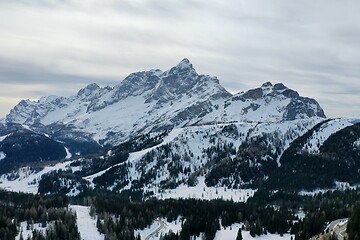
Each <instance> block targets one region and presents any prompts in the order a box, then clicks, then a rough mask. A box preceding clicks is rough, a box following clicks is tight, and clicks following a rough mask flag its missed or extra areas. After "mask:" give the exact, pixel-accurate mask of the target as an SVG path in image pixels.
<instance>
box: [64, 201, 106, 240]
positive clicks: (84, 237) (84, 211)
mask: <svg viewBox="0 0 360 240" xmlns="http://www.w3.org/2000/svg"><path fill="white" fill-rule="evenodd" d="M69 207H70V209H72V210H73V211H74V212H75V213H76V223H77V226H78V229H79V232H80V237H81V240H103V239H104V238H105V236H104V235H103V234H101V233H99V231H98V229H97V227H96V219H94V218H92V217H91V216H90V207H86V206H80V205H70V206H69Z"/></svg>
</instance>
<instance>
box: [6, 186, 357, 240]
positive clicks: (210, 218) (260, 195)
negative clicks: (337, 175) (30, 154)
mask: <svg viewBox="0 0 360 240" xmlns="http://www.w3.org/2000/svg"><path fill="white" fill-rule="evenodd" d="M130 196H131V197H130ZM359 196H360V191H357V190H352V191H345V192H342V191H337V192H332V193H330V192H329V193H325V194H318V195H315V196H314V197H309V196H299V195H295V194H289V193H281V192H278V193H273V194H271V193H269V192H263V191H259V192H257V193H256V194H255V195H254V197H253V198H250V199H249V200H248V202H246V203H238V202H233V201H223V200H212V201H204V200H195V199H188V200H174V199H168V200H157V199H149V200H147V201H142V200H141V194H140V193H135V192H128V193H127V194H122V195H120V194H116V193H111V192H93V193H91V194H81V195H79V196H77V197H64V196H55V195H52V196H40V195H29V194H21V193H10V192H5V191H1V192H0V204H1V207H0V239H15V236H17V235H18V234H19V233H21V232H22V231H24V229H22V228H21V227H20V223H21V222H24V221H26V223H27V224H26V227H27V228H28V229H27V230H29V229H32V226H33V225H34V224H41V226H42V227H45V228H46V231H45V232H40V231H37V230H36V229H34V230H33V238H32V239H51V240H52V239H54V240H56V239H69V240H70V239H80V235H79V231H78V229H77V225H76V214H75V213H74V212H72V211H71V210H70V209H69V204H81V205H88V206H90V209H91V210H90V213H91V214H92V215H96V216H97V228H98V230H99V232H101V233H103V234H104V235H105V239H106V240H112V239H123V240H128V239H129V240H133V239H134V240H138V239H140V236H139V235H136V233H135V230H139V229H144V228H146V227H148V226H149V225H151V224H152V222H153V221H154V220H155V219H157V218H163V219H166V220H167V221H169V222H171V221H173V220H176V219H180V220H181V226H182V228H181V229H182V230H181V231H180V232H177V233H172V232H169V233H168V234H166V235H165V236H162V239H181V240H185V239H186V240H189V239H190V236H200V234H202V236H204V238H205V239H209V240H210V239H211V240H212V239H214V237H215V234H216V231H217V230H219V229H220V228H221V227H228V226H231V225H232V224H234V223H243V227H242V228H241V229H239V232H238V237H237V239H241V238H242V236H241V231H250V234H251V236H253V237H255V236H259V235H263V234H268V233H278V234H280V235H282V234H284V233H291V234H294V235H295V239H298V240H305V239H309V238H310V237H311V236H314V235H316V234H319V233H321V232H322V231H323V230H324V229H325V226H326V225H327V223H328V222H330V221H332V220H335V219H340V218H347V217H350V220H349V224H348V229H347V231H348V236H349V239H354V240H356V239H359V229H360V228H359V226H360V225H359V223H360V221H359V219H360V218H359V216H360V211H359V209H360V208H359V204H360V202H359V199H360V198H359ZM299 211H301V212H303V213H305V214H306V216H305V217H304V218H303V219H301V218H300V219H299V217H298V213H299ZM20 236H21V235H20ZM22 239H24V238H22Z"/></svg>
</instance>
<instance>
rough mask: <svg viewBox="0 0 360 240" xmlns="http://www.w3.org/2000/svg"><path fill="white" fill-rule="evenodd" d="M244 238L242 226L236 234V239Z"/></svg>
mask: <svg viewBox="0 0 360 240" xmlns="http://www.w3.org/2000/svg"><path fill="white" fill-rule="evenodd" d="M242 239H243V237H242V232H241V228H239V230H238V233H237V236H236V240H242Z"/></svg>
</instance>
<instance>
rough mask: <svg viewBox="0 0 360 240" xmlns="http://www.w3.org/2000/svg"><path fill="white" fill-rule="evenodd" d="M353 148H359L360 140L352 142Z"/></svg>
mask: <svg viewBox="0 0 360 240" xmlns="http://www.w3.org/2000/svg"><path fill="white" fill-rule="evenodd" d="M353 146H354V147H357V148H360V138H359V139H358V140H356V141H355V142H354V144H353Z"/></svg>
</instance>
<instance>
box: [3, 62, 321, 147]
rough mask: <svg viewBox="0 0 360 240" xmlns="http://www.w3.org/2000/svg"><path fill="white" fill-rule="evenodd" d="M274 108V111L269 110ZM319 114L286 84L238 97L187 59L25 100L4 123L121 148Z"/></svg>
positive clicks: (313, 103)
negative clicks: (235, 124)
mask: <svg viewBox="0 0 360 240" xmlns="http://www.w3.org/2000/svg"><path fill="white" fill-rule="evenodd" d="M270 105H271V107H272V109H271V110H270V111H268V110H267V108H269V106H270ZM280 105H281V106H280ZM258 108H260V109H259V110H258ZM257 110H258V111H257ZM134 112H136V113H135V114H134ZM104 115H107V116H113V117H114V118H118V121H116V122H115V121H113V120H111V119H106V118H104V117H103V116H104ZM314 116H319V117H323V118H325V114H324V112H323V110H322V109H321V107H320V105H319V104H318V103H317V102H316V101H315V100H314V99H310V98H304V97H301V96H299V94H298V93H297V92H296V91H294V90H291V89H289V88H287V87H285V86H284V85H283V84H280V83H277V84H275V85H274V86H272V84H271V83H269V82H267V83H264V84H263V86H262V87H260V88H256V89H251V90H248V91H247V92H245V93H243V94H242V93H238V94H235V95H232V94H231V93H229V92H228V91H227V90H226V89H225V88H224V87H222V86H221V84H220V82H219V80H218V79H217V78H216V77H211V76H208V75H202V74H200V75H199V74H198V73H197V72H196V70H195V69H194V68H193V65H192V64H191V62H190V61H189V60H188V59H186V58H185V59H183V60H182V61H181V62H180V63H179V64H177V65H176V66H174V67H172V68H170V69H169V70H167V71H165V72H163V71H161V70H150V71H142V72H135V73H131V74H129V75H128V76H127V77H126V78H125V79H124V80H123V81H122V82H120V83H119V84H117V85H116V86H114V87H109V86H107V87H99V86H98V85H97V84H96V83H92V84H89V85H87V86H86V87H84V88H82V89H80V90H79V91H78V93H77V94H76V95H73V96H70V97H68V98H66V97H57V96H48V97H42V98H41V99H40V100H38V101H30V100H22V101H21V102H20V103H19V104H17V105H16V106H15V107H14V108H13V109H12V110H11V111H10V113H9V114H8V115H7V116H6V118H5V121H4V122H5V123H19V124H25V125H28V126H30V127H32V126H38V127H39V126H40V127H41V126H44V129H45V130H44V132H47V134H49V135H52V132H51V129H50V130H49V129H48V128H49V126H50V125H52V124H56V125H58V126H63V127H64V128H72V129H76V131H79V132H83V133H86V134H87V135H89V136H91V138H92V139H94V140H95V141H97V142H98V143H99V144H101V145H103V144H111V145H116V144H119V143H121V142H123V141H126V140H129V139H131V138H134V137H136V136H137V135H139V133H147V132H151V131H153V130H156V129H171V128H174V127H183V126H188V125H192V124H207V123H211V122H231V121H273V122H278V121H282V120H294V119H300V118H309V117H314ZM110 118H111V117H110ZM130 123H131V124H130Z"/></svg>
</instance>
